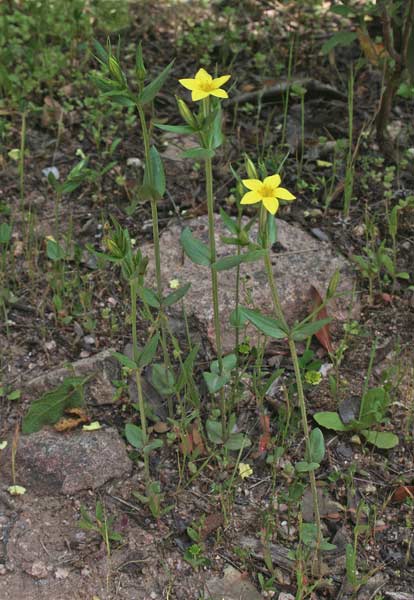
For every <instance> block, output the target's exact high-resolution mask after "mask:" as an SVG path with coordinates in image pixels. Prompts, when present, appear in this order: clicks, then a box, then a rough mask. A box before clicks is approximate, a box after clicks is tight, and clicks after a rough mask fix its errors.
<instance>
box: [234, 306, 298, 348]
mask: <svg viewBox="0 0 414 600" xmlns="http://www.w3.org/2000/svg"><path fill="white" fill-rule="evenodd" d="M239 313H240V316H241V317H242V318H245V319H247V320H248V321H250V323H251V324H252V325H254V326H255V327H256V328H257V329H258V330H259V331H261V332H262V333H264V334H265V335H267V336H268V337H272V338H275V339H276V340H283V339H285V338H286V337H287V333H286V331H284V330H283V324H282V323H280V321H277V320H276V319H272V318H271V317H265V316H264V315H262V314H261V313H260V312H258V311H256V310H252V309H250V308H244V307H243V306H240V307H239Z"/></svg>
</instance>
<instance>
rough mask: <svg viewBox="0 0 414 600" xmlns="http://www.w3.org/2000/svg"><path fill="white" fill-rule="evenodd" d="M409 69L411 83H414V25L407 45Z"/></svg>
mask: <svg viewBox="0 0 414 600" xmlns="http://www.w3.org/2000/svg"><path fill="white" fill-rule="evenodd" d="M407 71H408V74H409V76H410V81H411V83H414V27H412V28H411V34H410V37H409V38H408V45H407Z"/></svg>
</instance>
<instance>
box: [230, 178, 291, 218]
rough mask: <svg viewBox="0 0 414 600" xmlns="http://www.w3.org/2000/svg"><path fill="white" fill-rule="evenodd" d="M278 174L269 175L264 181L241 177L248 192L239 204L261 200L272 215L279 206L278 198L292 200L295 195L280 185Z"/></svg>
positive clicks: (254, 202)
mask: <svg viewBox="0 0 414 600" xmlns="http://www.w3.org/2000/svg"><path fill="white" fill-rule="evenodd" d="M280 182H281V179H280V175H271V176H270V177H266V179H265V180H264V181H260V179H243V185H244V186H245V187H247V189H248V190H250V191H249V192H247V193H246V194H244V196H243V198H242V199H241V204H256V202H263V205H264V207H265V209H266V210H268V211H269V212H270V213H271V214H272V215H274V214H276V211H277V209H278V208H279V200H294V199H295V197H296V196H294V195H293V194H291V193H290V192H289V191H288V190H286V189H285V188H282V187H279V186H280Z"/></svg>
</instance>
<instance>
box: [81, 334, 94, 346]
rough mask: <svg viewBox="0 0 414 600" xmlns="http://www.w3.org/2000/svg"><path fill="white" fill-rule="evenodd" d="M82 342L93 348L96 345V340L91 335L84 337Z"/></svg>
mask: <svg viewBox="0 0 414 600" xmlns="http://www.w3.org/2000/svg"><path fill="white" fill-rule="evenodd" d="M83 342H84V343H85V344H86V346H94V345H95V344H96V340H95V338H94V337H93V335H85V337H84V338H83Z"/></svg>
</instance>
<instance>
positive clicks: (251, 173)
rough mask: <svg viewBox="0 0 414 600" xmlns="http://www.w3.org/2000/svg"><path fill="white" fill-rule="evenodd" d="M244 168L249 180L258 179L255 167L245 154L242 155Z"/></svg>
mask: <svg viewBox="0 0 414 600" xmlns="http://www.w3.org/2000/svg"><path fill="white" fill-rule="evenodd" d="M244 167H245V169H246V172H247V175H248V177H249V179H258V175H257V171H256V167H255V166H254V164H253V162H252V161H251V159H250V158H249V157H248V155H247V154H245V155H244Z"/></svg>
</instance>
